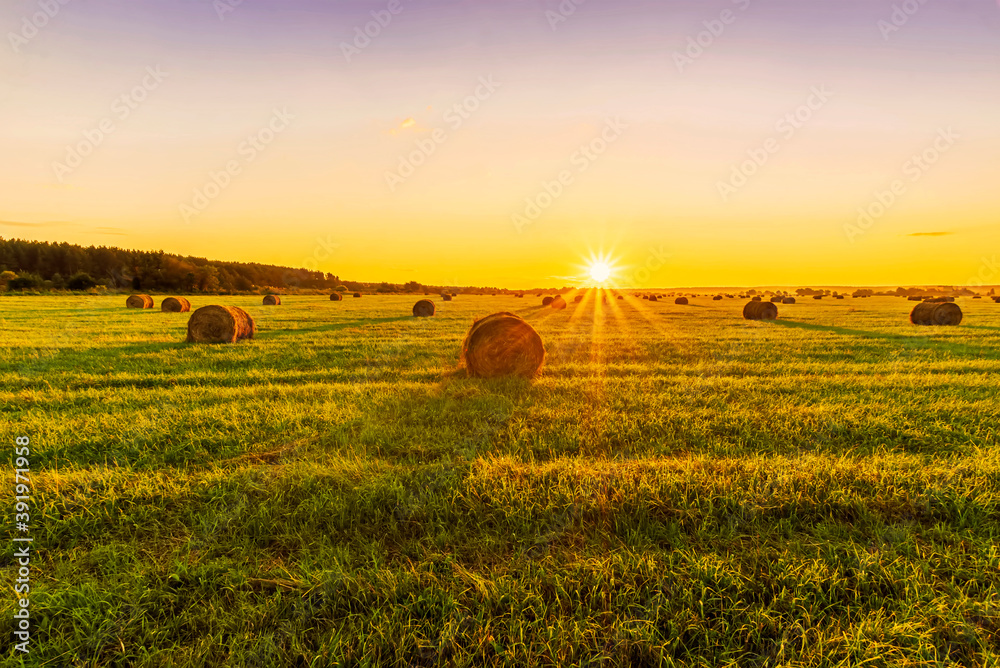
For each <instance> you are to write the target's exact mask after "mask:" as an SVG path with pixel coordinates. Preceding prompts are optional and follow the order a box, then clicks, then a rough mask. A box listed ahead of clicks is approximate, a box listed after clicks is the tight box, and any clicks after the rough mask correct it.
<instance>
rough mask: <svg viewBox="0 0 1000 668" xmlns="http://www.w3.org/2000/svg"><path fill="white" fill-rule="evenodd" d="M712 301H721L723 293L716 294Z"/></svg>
mask: <svg viewBox="0 0 1000 668" xmlns="http://www.w3.org/2000/svg"><path fill="white" fill-rule="evenodd" d="M712 301H713V302H721V301H722V295H715V296H714V297H712Z"/></svg>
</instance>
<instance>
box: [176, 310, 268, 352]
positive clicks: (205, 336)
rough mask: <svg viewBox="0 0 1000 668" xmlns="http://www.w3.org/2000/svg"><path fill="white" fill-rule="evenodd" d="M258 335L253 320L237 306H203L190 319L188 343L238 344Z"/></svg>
mask: <svg viewBox="0 0 1000 668" xmlns="http://www.w3.org/2000/svg"><path fill="white" fill-rule="evenodd" d="M256 333H257V325H256V323H254V321H253V318H251V317H250V315H249V314H248V313H247V312H246V311H244V310H243V309H241V308H237V307H235V306H217V305H212V306H202V307H201V308H200V309H198V310H197V311H195V312H194V313H192V314H191V317H190V318H189V319H188V334H187V342H188V343H236V342H237V341H239V340H240V339H252V338H253V337H254V334H256Z"/></svg>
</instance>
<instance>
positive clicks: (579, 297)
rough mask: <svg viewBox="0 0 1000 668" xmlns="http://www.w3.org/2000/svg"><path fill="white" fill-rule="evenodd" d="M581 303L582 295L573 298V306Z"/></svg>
mask: <svg viewBox="0 0 1000 668" xmlns="http://www.w3.org/2000/svg"><path fill="white" fill-rule="evenodd" d="M582 301H583V295H577V296H576V297H573V303H574V304H579V303H580V302H582Z"/></svg>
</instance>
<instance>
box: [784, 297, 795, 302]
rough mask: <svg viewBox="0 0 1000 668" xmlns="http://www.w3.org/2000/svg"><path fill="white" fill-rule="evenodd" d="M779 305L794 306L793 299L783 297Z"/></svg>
mask: <svg viewBox="0 0 1000 668" xmlns="http://www.w3.org/2000/svg"><path fill="white" fill-rule="evenodd" d="M781 303H782V304H794V303H795V297H785V298H784V299H782V300H781Z"/></svg>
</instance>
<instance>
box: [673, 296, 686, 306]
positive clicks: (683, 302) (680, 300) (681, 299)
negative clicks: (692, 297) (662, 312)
mask: <svg viewBox="0 0 1000 668" xmlns="http://www.w3.org/2000/svg"><path fill="white" fill-rule="evenodd" d="M674 303H675V304H681V305H682V306H683V305H686V304H687V303H688V298H687V297H678V298H677V299H675V300H674Z"/></svg>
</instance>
